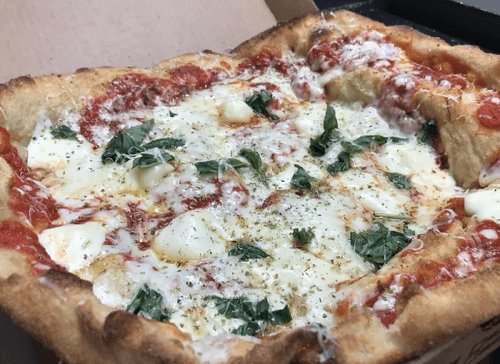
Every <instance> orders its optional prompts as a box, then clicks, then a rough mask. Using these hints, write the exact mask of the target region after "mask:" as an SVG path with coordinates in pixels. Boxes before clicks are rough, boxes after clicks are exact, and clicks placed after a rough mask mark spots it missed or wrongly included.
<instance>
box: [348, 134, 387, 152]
mask: <svg viewBox="0 0 500 364" xmlns="http://www.w3.org/2000/svg"><path fill="white" fill-rule="evenodd" d="M387 140H388V139H387V137H385V136H382V135H363V136H362V137H359V138H357V139H356V140H354V142H353V143H354V144H356V145H358V146H359V147H361V148H363V150H365V149H366V148H374V147H377V146H379V145H384V144H385V143H387Z"/></svg>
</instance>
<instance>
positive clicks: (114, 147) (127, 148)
mask: <svg viewBox="0 0 500 364" xmlns="http://www.w3.org/2000/svg"><path fill="white" fill-rule="evenodd" d="M152 128H153V120H149V121H147V122H145V123H144V124H143V125H138V126H134V127H132V128H130V129H127V130H123V131H121V132H119V133H118V134H116V135H115V136H114V137H113V139H111V140H110V142H109V143H108V146H107V147H106V150H105V151H104V153H103V154H102V156H101V160H102V163H106V162H108V161H111V162H114V163H123V162H126V161H128V160H130V159H131V156H133V155H135V154H138V153H141V152H143V151H144V149H143V148H142V147H141V146H140V145H141V143H142V141H143V140H144V138H146V136H147V135H148V133H149V132H150V131H151V129H152Z"/></svg>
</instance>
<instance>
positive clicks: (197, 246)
mask: <svg viewBox="0 0 500 364" xmlns="http://www.w3.org/2000/svg"><path fill="white" fill-rule="evenodd" d="M214 218H215V217H214V216H213V214H211V213H210V212H208V211H206V210H195V211H189V212H186V213H185V214H182V215H181V216H179V217H177V218H176V219H174V221H173V222H172V223H171V224H170V225H168V226H167V227H165V228H164V229H162V230H161V231H160V233H159V234H158V235H157V236H156V237H155V239H154V243H153V249H154V251H155V252H156V254H158V256H160V257H162V258H164V259H170V260H178V261H185V260H193V259H197V260H199V259H203V258H210V257H217V256H219V255H221V254H223V253H224V252H225V246H226V240H225V239H223V238H222V237H220V236H219V234H217V233H216V232H215V231H214V230H215V229H214V228H213V226H212V223H211V221H212V220H213V219H214Z"/></svg>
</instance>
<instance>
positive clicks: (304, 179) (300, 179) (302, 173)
mask: <svg viewBox="0 0 500 364" xmlns="http://www.w3.org/2000/svg"><path fill="white" fill-rule="evenodd" d="M294 166H295V167H297V171H296V172H295V174H294V175H293V176H292V181H291V184H292V186H293V187H295V188H299V189H302V190H311V189H312V185H311V181H313V180H314V178H312V177H311V176H310V175H309V174H308V173H307V172H306V170H305V169H304V168H302V167H301V166H299V165H298V164H294Z"/></svg>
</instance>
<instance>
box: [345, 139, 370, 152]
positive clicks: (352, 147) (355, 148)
mask: <svg viewBox="0 0 500 364" xmlns="http://www.w3.org/2000/svg"><path fill="white" fill-rule="evenodd" d="M340 144H341V145H342V147H343V148H344V152H347V153H349V154H356V153H361V152H362V151H363V150H365V148H364V147H362V146H359V145H357V144H354V143H351V142H345V141H341V142H340Z"/></svg>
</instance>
